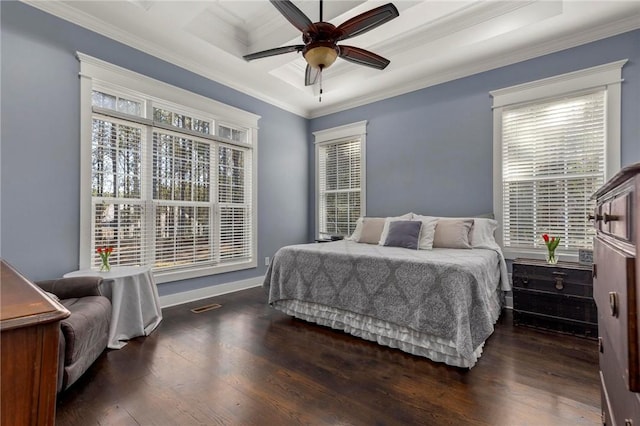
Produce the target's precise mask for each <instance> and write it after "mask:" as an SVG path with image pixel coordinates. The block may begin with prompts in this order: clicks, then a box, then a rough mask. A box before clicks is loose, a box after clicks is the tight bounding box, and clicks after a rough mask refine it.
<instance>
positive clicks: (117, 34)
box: [20, 0, 309, 118]
mask: <svg viewBox="0 0 640 426" xmlns="http://www.w3.org/2000/svg"><path fill="white" fill-rule="evenodd" d="M20 1H21V2H22V3H25V4H28V5H29V6H32V7H34V8H36V9H40V10H42V11H43V12H46V13H49V14H51V15H53V16H56V17H58V18H60V19H64V20H65V21H69V22H71V23H72V24H76V25H79V26H81V27H83V28H86V29H88V30H91V31H93V32H96V33H98V34H100V35H102V36H105V37H108V38H110V39H113V40H115V41H118V42H120V43H123V44H125V45H127V46H129V47H132V48H134V49H137V50H140V51H142V52H144V53H147V54H149V55H151V56H155V57H156V58H159V59H162V60H163V61H166V62H169V63H171V64H173V65H177V66H179V67H182V68H184V69H186V70H189V71H191V72H194V73H196V74H198V75H201V76H203V77H205V78H208V79H210V80H213V81H215V82H218V83H221V84H223V85H225V86H228V87H230V88H232V89H234V90H237V91H239V92H242V93H244V94H246V95H249V96H252V97H254V98H256V99H259V100H261V101H264V102H266V103H268V104H271V105H273V106H276V107H278V108H281V109H283V110H285V111H288V112H291V113H293V114H296V115H299V116H302V117H304V118H309V111H308V110H307V109H306V108H301V107H298V106H295V105H291V104H289V103H285V102H282V101H280V100H279V99H277V98H274V97H271V96H266V95H264V93H261V92H259V91H257V90H253V89H251V88H248V87H246V86H243V85H241V84H238V82H237V81H233V80H232V79H229V78H228V77H226V76H224V75H222V74H220V73H216V72H212V70H211V69H210V68H208V67H203V66H202V65H200V64H198V63H196V62H194V61H190V60H188V59H185V58H183V57H181V56H179V55H176V54H175V53H172V52H170V51H167V50H165V49H162V48H161V47H159V46H157V45H155V44H153V43H150V42H149V41H147V40H144V39H142V38H140V37H136V36H134V35H132V34H130V33H128V32H125V31H121V30H119V29H118V28H115V27H114V26H112V25H109V24H107V23H106V22H104V21H101V20H98V19H96V18H95V17H93V16H90V15H88V14H86V13H84V12H80V11H78V10H77V9H74V8H72V7H70V6H68V5H66V4H64V3H62V2H61V1H59V0H49V1H40V0H20Z"/></svg>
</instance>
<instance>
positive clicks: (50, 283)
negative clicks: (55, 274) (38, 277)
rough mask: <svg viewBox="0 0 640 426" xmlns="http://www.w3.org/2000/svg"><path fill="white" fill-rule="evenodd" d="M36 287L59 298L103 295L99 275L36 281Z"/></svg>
mask: <svg viewBox="0 0 640 426" xmlns="http://www.w3.org/2000/svg"><path fill="white" fill-rule="evenodd" d="M36 284H37V285H38V287H40V288H41V289H43V290H44V291H48V292H49V293H53V294H55V295H56V296H58V297H59V298H60V299H71V298H74V297H86V296H104V295H105V294H104V291H103V288H102V278H101V277H71V278H58V279H56V280H46V281H37V282H36Z"/></svg>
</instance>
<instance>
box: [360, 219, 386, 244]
mask: <svg viewBox="0 0 640 426" xmlns="http://www.w3.org/2000/svg"><path fill="white" fill-rule="evenodd" d="M384 222H385V218H383V217H365V218H363V219H362V233H361V234H360V238H359V239H358V242H359V243H365V244H378V241H380V235H381V234H382V229H383V228H384Z"/></svg>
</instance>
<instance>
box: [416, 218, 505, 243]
mask: <svg viewBox="0 0 640 426" xmlns="http://www.w3.org/2000/svg"><path fill="white" fill-rule="evenodd" d="M414 218H418V219H421V220H422V218H430V219H431V218H434V217H433V216H421V215H419V214H416V215H414ZM435 219H436V220H437V219H473V226H472V227H471V231H469V244H471V248H488V247H495V246H496V245H497V244H498V243H497V242H496V238H495V235H494V233H495V231H496V228H497V227H498V221H496V220H495V219H489V218H484V217H435ZM424 228H425V224H424V222H423V224H422V229H424ZM434 233H435V227H434ZM432 243H433V240H432ZM420 248H421V249H422V247H420Z"/></svg>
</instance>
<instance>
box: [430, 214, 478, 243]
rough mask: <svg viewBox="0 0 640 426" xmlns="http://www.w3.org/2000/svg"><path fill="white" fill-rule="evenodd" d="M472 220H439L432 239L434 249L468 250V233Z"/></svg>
mask: <svg viewBox="0 0 640 426" xmlns="http://www.w3.org/2000/svg"><path fill="white" fill-rule="evenodd" d="M472 226H473V219H458V220H454V219H440V220H438V223H437V225H436V233H435V236H434V237H433V247H434V248H459V249H470V248H471V244H470V243H469V232H470V231H471V227H472Z"/></svg>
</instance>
